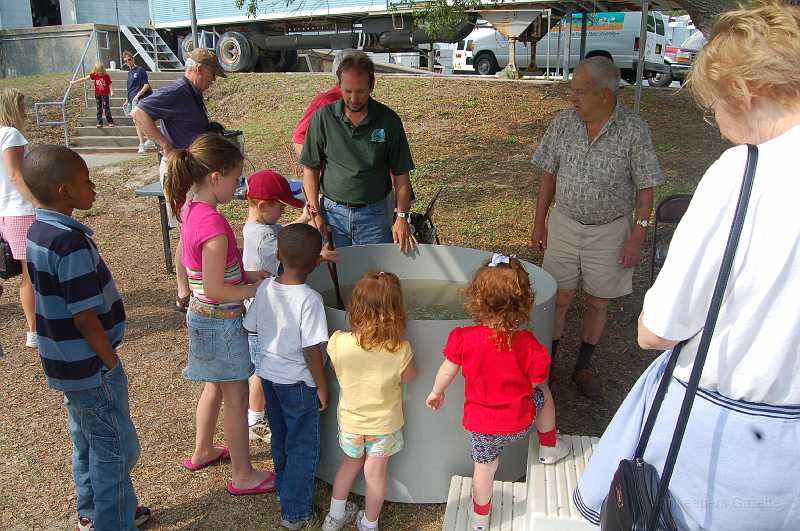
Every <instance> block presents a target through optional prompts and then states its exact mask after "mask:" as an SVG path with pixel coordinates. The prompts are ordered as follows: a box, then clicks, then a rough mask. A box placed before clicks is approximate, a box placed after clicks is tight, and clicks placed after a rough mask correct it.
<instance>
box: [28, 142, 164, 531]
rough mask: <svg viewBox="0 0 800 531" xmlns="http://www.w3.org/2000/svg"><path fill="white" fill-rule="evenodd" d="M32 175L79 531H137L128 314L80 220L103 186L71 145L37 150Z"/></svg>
mask: <svg viewBox="0 0 800 531" xmlns="http://www.w3.org/2000/svg"><path fill="white" fill-rule="evenodd" d="M22 174H23V179H24V181H25V184H26V185H27V187H28V189H29V190H30V191H31V193H32V194H33V196H34V197H35V198H36V199H37V201H38V203H39V208H37V209H36V221H35V222H34V224H33V226H32V227H31V228H30V230H29V231H28V241H27V253H28V255H27V256H28V271H29V273H30V275H31V279H32V281H33V287H34V291H35V300H36V322H37V325H38V326H37V331H36V333H37V335H38V340H39V356H40V358H41V361H42V366H43V367H44V373H45V376H46V379H47V385H48V386H49V387H51V388H52V389H57V390H59V391H62V392H63V393H64V404H65V406H66V408H67V412H68V417H69V434H70V438H71V439H72V475H73V480H74V483H75V493H76V495H77V509H78V529H79V530H88V529H95V530H97V531H105V530H114V531H117V530H119V531H135V530H136V526H137V525H139V524H141V523H144V521H146V520H147V519H148V518H149V516H150V510H149V509H148V508H146V507H141V506H137V499H136V494H135V493H134V490H133V483H132V482H131V478H130V470H131V468H132V467H133V465H134V464H135V463H136V461H137V459H138V458H139V439H138V437H137V435H136V428H135V427H134V425H133V421H132V420H131V416H130V409H129V407H128V378H127V376H126V375H125V371H124V370H123V367H122V362H121V361H120V359H119V357H118V356H117V354H116V348H117V347H118V346H119V344H120V343H121V342H122V336H123V333H124V330H125V308H124V307H123V304H122V299H121V298H120V295H119V292H118V291H117V288H116V286H115V285H114V280H113V279H112V278H111V273H110V272H109V270H108V268H107V267H106V264H105V262H103V259H102V258H101V257H100V253H99V251H98V249H97V245H96V244H95V243H94V241H93V240H92V238H91V236H92V231H91V230H90V229H89V228H88V227H86V226H85V225H83V224H82V223H80V222H78V221H77V220H76V219H74V218H73V217H72V212H73V210H74V209H76V208H77V209H81V210H87V209H89V208H91V206H92V204H93V203H94V199H95V195H96V194H95V191H94V183H92V181H91V180H90V179H89V170H88V168H87V167H86V163H85V162H84V161H83V159H82V158H81V157H80V155H78V154H77V153H75V152H74V151H72V150H71V149H69V148H66V147H62V146H41V147H39V148H36V149H34V150H32V151H31V152H30V153H28V155H27V156H26V157H25V160H24V162H23V165H22Z"/></svg>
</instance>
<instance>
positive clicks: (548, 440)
mask: <svg viewBox="0 0 800 531" xmlns="http://www.w3.org/2000/svg"><path fill="white" fill-rule="evenodd" d="M536 435H538V436H539V444H540V445H542V446H555V445H556V429H555V428H553V429H552V430H550V431H537V432H536Z"/></svg>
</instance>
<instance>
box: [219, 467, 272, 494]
mask: <svg viewBox="0 0 800 531" xmlns="http://www.w3.org/2000/svg"><path fill="white" fill-rule="evenodd" d="M227 487H228V493H230V494H231V495H232V496H247V495H250V494H269V493H270V492H275V474H273V473H272V472H270V473H269V475H268V476H267V479H265V480H264V481H262V482H261V483H259V484H258V485H256V486H255V487H253V488H252V489H239V488H236V486H235V485H234V484H233V480H231V481H228V485H227Z"/></svg>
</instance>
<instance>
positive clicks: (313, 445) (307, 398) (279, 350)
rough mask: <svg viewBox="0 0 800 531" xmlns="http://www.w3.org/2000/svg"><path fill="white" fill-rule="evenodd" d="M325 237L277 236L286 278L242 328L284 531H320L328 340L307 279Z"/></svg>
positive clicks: (310, 233)
mask: <svg viewBox="0 0 800 531" xmlns="http://www.w3.org/2000/svg"><path fill="white" fill-rule="evenodd" d="M321 249H322V237H321V236H320V234H319V231H317V230H316V229H314V228H313V227H311V226H309V225H305V224H300V223H294V224H291V225H287V226H286V227H284V228H283V229H282V230H281V231H280V233H278V252H277V256H278V260H279V261H280V263H281V265H282V270H281V272H280V273H279V274H278V276H277V277H273V278H267V279H266V280H265V281H264V282H263V283H262V284H261V286H260V287H259V288H258V291H257V292H256V297H255V300H254V301H253V302H252V303H251V304H250V308H249V309H248V310H247V315H246V316H245V319H244V327H245V328H246V329H247V331H249V332H250V333H255V334H257V335H258V350H257V351H256V357H257V358H258V362H257V363H256V366H257V367H258V372H257V374H258V376H259V377H261V382H262V385H263V386H264V397H265V398H266V407H267V417H268V418H269V425H270V428H271V430H272V437H271V441H272V461H273V464H274V465H275V474H276V480H275V484H276V486H277V489H278V495H279V496H280V504H281V526H282V527H283V528H284V529H291V530H294V529H318V528H319V525H320V516H319V514H318V513H317V512H316V511H315V510H314V505H313V499H314V476H315V472H316V470H317V464H318V463H319V447H320V434H319V412H320V411H322V410H324V409H325V408H326V407H327V405H328V383H327V380H326V379H325V371H324V369H323V358H322V350H321V349H320V344H321V343H324V342H325V341H327V340H328V324H327V321H326V319H325V308H324V307H323V304H322V296H321V295H320V294H319V293H317V292H316V291H314V290H313V289H311V288H310V287H308V286H307V285H306V283H305V281H306V278H307V277H308V275H309V274H311V272H312V271H314V269H315V268H316V267H317V265H319V262H320V255H319V253H320V250H321Z"/></svg>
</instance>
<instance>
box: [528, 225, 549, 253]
mask: <svg viewBox="0 0 800 531" xmlns="http://www.w3.org/2000/svg"><path fill="white" fill-rule="evenodd" d="M531 245H532V246H533V248H534V249H539V250H540V251H544V250H545V249H547V224H546V223H541V224H538V223H534V224H533V228H532V229H531Z"/></svg>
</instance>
